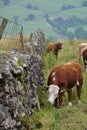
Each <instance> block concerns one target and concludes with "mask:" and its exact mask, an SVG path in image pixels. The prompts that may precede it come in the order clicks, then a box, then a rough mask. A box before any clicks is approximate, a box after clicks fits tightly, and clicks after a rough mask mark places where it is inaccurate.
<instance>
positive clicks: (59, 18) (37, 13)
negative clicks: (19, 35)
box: [0, 0, 87, 40]
mask: <svg viewBox="0 0 87 130" xmlns="http://www.w3.org/2000/svg"><path fill="white" fill-rule="evenodd" d="M0 16H1V17H6V18H8V19H10V20H12V21H16V22H18V23H20V24H22V25H23V27H24V35H29V34H30V33H31V32H35V31H36V30H38V29H39V28H40V29H41V30H42V31H43V32H44V33H45V35H46V37H47V38H49V39H56V40H58V39H59V38H61V37H65V38H66V37H68V38H70V39H73V38H87V35H86V34H87V1H86V0H73V1H72V0H67V1H65V0H61V1H60V0H54V1H53V0H44V1H41V0H35V1H32V0H21V1H18V0H15V1H14V0H1V1H0Z"/></svg>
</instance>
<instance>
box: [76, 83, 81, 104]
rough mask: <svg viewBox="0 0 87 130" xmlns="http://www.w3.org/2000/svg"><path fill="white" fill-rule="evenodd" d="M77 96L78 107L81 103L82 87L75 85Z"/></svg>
mask: <svg viewBox="0 0 87 130" xmlns="http://www.w3.org/2000/svg"><path fill="white" fill-rule="evenodd" d="M76 88H77V96H78V105H79V104H80V103H81V101H80V99H81V92H82V85H77V87H76Z"/></svg>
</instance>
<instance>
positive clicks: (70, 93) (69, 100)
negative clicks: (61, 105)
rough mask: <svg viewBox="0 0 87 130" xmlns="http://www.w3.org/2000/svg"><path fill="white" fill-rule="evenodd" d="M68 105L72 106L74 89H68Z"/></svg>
mask: <svg viewBox="0 0 87 130" xmlns="http://www.w3.org/2000/svg"><path fill="white" fill-rule="evenodd" d="M67 92H68V105H69V106H72V89H68V90H67Z"/></svg>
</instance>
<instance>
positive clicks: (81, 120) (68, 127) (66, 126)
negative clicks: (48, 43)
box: [34, 40, 87, 130]
mask: <svg viewBox="0 0 87 130" xmlns="http://www.w3.org/2000/svg"><path fill="white" fill-rule="evenodd" d="M81 42H87V41H85V40H78V41H74V40H72V41H65V42H64V44H63V49H62V50H61V51H60V52H59V55H58V60H56V59H55V57H54V56H53V54H49V53H46V52H45V50H44V54H43V57H42V59H43V72H44V77H45V80H46V82H47V78H48V75H49V72H50V70H51V68H52V67H53V66H55V65H61V64H63V63H66V62H69V61H72V60H74V59H75V60H78V45H79V44H80V43H81ZM79 62H80V64H81V65H82V67H83V62H82V59H81V61H79ZM83 76H84V83H83V89H82V98H81V100H82V103H81V104H80V105H79V106H78V104H77V95H76V89H75V88H73V106H72V107H68V106H67V101H68V97H67V93H65V95H64V98H63V105H62V108H60V109H58V108H55V107H54V106H52V105H51V104H49V103H48V102H47V92H44V91H42V90H41V89H40V91H39V90H38V96H39V99H40V102H41V111H39V112H37V111H36V112H35V114H34V123H35V127H34V130H87V86H86V85H87V72H86V71H85V70H84V67H83ZM42 104H43V105H42ZM37 124H38V125H37Z"/></svg>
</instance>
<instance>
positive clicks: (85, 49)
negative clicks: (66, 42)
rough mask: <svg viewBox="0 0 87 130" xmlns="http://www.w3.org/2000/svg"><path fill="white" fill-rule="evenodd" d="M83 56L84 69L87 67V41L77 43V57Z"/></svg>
mask: <svg viewBox="0 0 87 130" xmlns="http://www.w3.org/2000/svg"><path fill="white" fill-rule="evenodd" d="M81 56H82V58H83V63H84V67H85V69H87V43H81V44H80V45H79V59H80V58H81Z"/></svg>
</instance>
